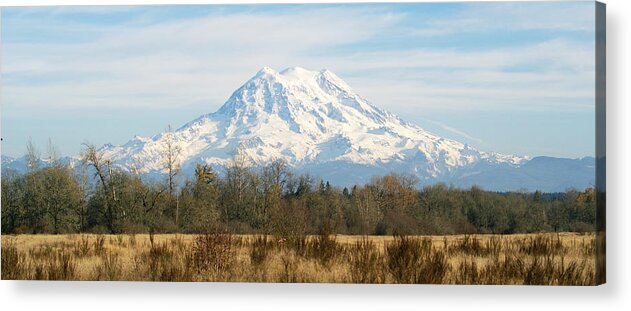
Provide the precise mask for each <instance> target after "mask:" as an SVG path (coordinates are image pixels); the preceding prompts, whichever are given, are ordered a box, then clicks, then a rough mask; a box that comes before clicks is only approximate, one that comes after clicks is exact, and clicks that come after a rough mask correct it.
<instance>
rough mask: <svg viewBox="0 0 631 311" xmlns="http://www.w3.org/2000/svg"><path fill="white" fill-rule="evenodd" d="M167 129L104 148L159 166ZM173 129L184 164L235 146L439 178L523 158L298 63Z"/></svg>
mask: <svg viewBox="0 0 631 311" xmlns="http://www.w3.org/2000/svg"><path fill="white" fill-rule="evenodd" d="M166 135H170V134H168V133H162V134H159V135H157V136H155V137H153V138H144V137H135V138H134V139H132V140H130V141H129V142H128V143H126V144H124V145H122V146H106V147H104V148H103V151H105V153H106V155H107V156H108V157H110V158H111V159H112V160H114V161H115V163H118V164H120V165H121V166H122V167H124V168H128V169H129V168H131V167H134V166H135V167H139V168H140V171H141V172H152V171H161V170H162V169H163V166H164V165H163V157H164V153H165V150H166V140H167V139H165V138H166ZM172 135H173V141H174V142H175V145H176V146H178V148H179V149H180V160H181V161H182V164H183V167H193V165H192V163H197V162H201V163H207V164H215V165H221V164H223V163H225V161H226V160H229V159H231V158H232V157H233V156H234V155H235V153H236V152H237V151H238V150H240V152H241V153H242V154H243V155H245V156H246V158H247V159H249V160H250V161H251V163H252V164H254V165H261V164H265V163H268V162H270V161H272V160H274V159H281V158H282V159H285V160H286V161H287V162H288V164H289V165H290V166H293V167H296V168H299V167H301V166H303V165H306V164H309V165H313V164H317V163H319V164H323V163H328V162H349V163H353V164H359V165H367V166H389V165H396V166H405V164H407V166H408V167H409V168H411V169H412V170H413V171H414V172H416V173H418V174H419V175H420V177H422V178H424V177H431V178H436V177H438V176H441V175H444V174H447V173H449V172H451V171H452V170H454V169H455V168H458V167H462V166H467V165H470V164H472V163H475V162H477V161H481V160H486V161H490V162H496V163H506V164H509V165H519V164H520V163H522V162H524V161H526V160H527V158H526V157H516V156H505V155H500V154H494V153H484V152H480V151H478V150H476V149H474V148H472V147H470V146H468V145H466V144H462V143H460V142H457V141H453V140H449V139H445V138H442V137H439V136H436V135H434V134H431V133H428V132H427V131H425V130H423V129H422V128H420V127H418V126H416V125H413V124H410V123H406V122H404V121H402V120H401V119H400V118H399V117H397V116H396V115H394V114H392V113H389V112H387V111H384V110H382V109H380V108H377V107H375V106H373V105H371V104H370V103H369V102H368V101H367V100H366V99H364V98H362V97H361V96H360V95H358V94H357V93H355V92H354V91H353V89H352V88H351V87H350V86H349V85H348V84H346V83H345V82H344V81H343V80H342V79H341V78H339V77H338V76H336V75H335V74H334V73H333V72H331V71H329V70H322V71H310V70H306V69H304V68H300V67H291V68H287V69H285V70H283V71H281V72H277V71H275V70H273V69H271V68H269V67H265V68H263V69H261V70H260V71H259V72H258V73H257V74H256V75H255V76H254V77H252V78H251V79H250V80H248V81H247V82H246V83H245V84H243V85H242V86H241V87H239V88H238V89H237V90H236V91H235V92H234V93H233V94H232V96H231V97H230V98H229V99H228V101H226V103H225V104H224V105H223V106H222V107H221V108H220V109H219V110H218V111H216V112H214V113H211V114H207V115H203V116H201V117H199V118H198V119H196V120H193V121H192V122H189V123H188V124H185V125H184V126H182V127H181V128H179V129H177V130H175V131H174V132H173V134H172ZM315 173H325V172H315Z"/></svg>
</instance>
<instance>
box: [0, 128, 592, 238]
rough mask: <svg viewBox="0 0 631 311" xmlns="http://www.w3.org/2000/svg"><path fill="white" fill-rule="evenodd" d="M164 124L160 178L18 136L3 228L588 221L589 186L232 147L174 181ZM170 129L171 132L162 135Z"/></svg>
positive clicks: (275, 229) (564, 227)
mask: <svg viewBox="0 0 631 311" xmlns="http://www.w3.org/2000/svg"><path fill="white" fill-rule="evenodd" d="M168 134H169V132H167V133H166V134H165V145H167V152H166V154H165V161H164V172H165V173H166V174H165V175H166V178H165V180H164V181H163V182H156V181H149V180H143V177H142V175H141V174H139V173H138V170H132V172H125V171H122V170H121V169H119V168H117V167H116V166H115V165H114V164H113V163H112V162H111V161H110V160H108V159H107V158H106V157H105V155H104V154H103V153H102V152H101V151H99V150H98V149H97V148H95V147H94V146H93V145H90V144H86V145H85V146H84V149H83V151H82V162H81V166H80V167H79V168H77V167H71V166H70V165H66V164H62V163H61V162H60V161H58V160H56V151H55V148H53V147H49V148H48V149H49V150H48V154H49V155H48V161H47V164H46V165H43V166H42V167H40V165H39V164H38V163H41V161H39V155H38V153H37V151H36V150H35V148H34V147H33V145H32V144H31V143H29V144H28V147H27V159H28V165H27V166H28V171H27V172H26V173H24V174H18V173H16V172H3V174H2V233H3V234H5V233H53V234H59V233H73V232H95V233H146V232H156V233H158V232H164V233H170V232H183V233H196V232H205V231H208V230H211V229H212V228H217V227H222V228H227V229H229V230H230V231H232V232H235V233H267V234H278V235H285V236H288V235H301V234H315V233H319V232H322V231H323V230H326V231H327V232H334V233H340V234H374V235H386V234H395V233H397V234H462V233H502V234H510V233H530V232H546V231H548V232H549V231H577V232H587V231H593V230H594V225H595V219H596V204H595V198H594V190H593V189H592V188H588V189H585V190H583V191H577V190H568V191H566V192H563V193H541V192H539V191H536V192H531V193H525V192H508V193H498V192H490V191H484V190H482V189H481V188H479V187H475V186H474V187H472V188H469V189H459V188H455V187H448V186H446V185H444V184H437V185H433V186H426V187H423V188H421V189H419V188H417V187H416V184H417V180H416V179H415V178H414V177H412V176H408V175H405V174H388V175H385V176H377V177H374V178H373V179H372V180H371V181H370V182H369V183H367V184H364V185H355V186H352V187H345V188H341V187H336V186H333V185H330V184H329V182H327V181H324V180H321V179H319V178H315V177H314V176H310V175H308V174H295V173H293V172H292V171H291V169H290V168H289V167H288V166H287V164H286V163H285V162H284V161H283V160H276V161H273V162H271V163H269V164H268V165H266V166H264V167H252V166H249V165H248V162H247V161H246V159H245V157H243V156H240V155H237V156H235V157H234V158H233V159H232V160H231V161H229V162H228V163H227V164H226V165H225V167H224V169H223V171H222V172H218V171H216V170H215V169H213V167H211V166H209V165H202V164H198V165H197V167H196V169H195V174H194V176H193V177H192V178H189V179H186V180H184V181H183V182H181V183H176V179H177V178H178V177H179V178H180V179H184V177H183V176H179V173H180V168H179V165H178V161H177V158H178V155H179V150H178V149H177V146H175V145H174V144H172V143H170V142H169V141H171V140H170V138H169V135H168ZM171 138H172V136H171Z"/></svg>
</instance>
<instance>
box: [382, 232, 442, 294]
mask: <svg viewBox="0 0 631 311" xmlns="http://www.w3.org/2000/svg"><path fill="white" fill-rule="evenodd" d="M386 259H387V266H388V269H389V271H390V273H391V275H392V277H393V278H394V280H395V282H397V283H419V284H439V283H442V281H443V279H444V277H445V275H446V274H447V272H448V271H449V270H450V265H449V263H448V262H447V257H446V256H445V253H444V252H443V251H441V250H436V249H434V248H433V247H432V244H431V240H430V239H429V238H423V239H421V240H418V239H413V238H410V237H408V236H395V240H394V242H392V243H390V245H388V246H387V247H386Z"/></svg>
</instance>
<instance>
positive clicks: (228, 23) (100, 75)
mask: <svg viewBox="0 0 631 311" xmlns="http://www.w3.org/2000/svg"><path fill="white" fill-rule="evenodd" d="M509 5H511V4H503V5H501V6H497V7H498V8H500V7H501V8H503V9H493V8H495V6H490V8H491V9H490V10H486V9H485V10H484V14H485V15H481V14H482V13H481V12H480V11H479V10H480V9H475V6H472V8H473V9H470V10H468V11H466V12H465V13H463V15H462V16H463V18H461V19H459V20H458V22H454V23H453V24H452V23H450V24H449V25H451V26H448V25H447V24H445V25H441V24H440V23H441V22H437V21H435V22H431V23H430V25H435V26H436V27H439V28H440V29H446V30H447V31H461V30H462V29H461V28H462V27H466V28H468V29H470V30H471V29H474V30H475V29H477V30H478V31H483V30H485V29H486V28H485V26H483V25H482V24H483V23H487V24H488V23H489V21H493V22H497V23H498V25H504V24H511V23H512V24H511V25H512V26H510V27H514V28H525V29H528V28H529V27H530V28H532V27H535V26H532V25H530V24H529V20H539V19H540V18H539V17H541V20H542V24H541V25H539V24H537V25H539V26H538V27H550V28H551V29H577V30H580V29H582V28H583V27H584V26H580V25H584V24H585V23H584V21H583V20H582V18H583V17H582V16H584V15H585V14H580V13H581V12H578V11H577V12H568V13H572V14H571V16H569V17H568V18H561V19H560V20H562V21H561V22H555V21H554V20H553V19H552V18H551V17H552V16H557V15H556V14H559V13H560V11H559V10H558V9H554V8H557V6H552V7H548V6H543V7H544V8H550V9H551V10H552V11H550V12H547V11H545V10H539V11H538V12H535V11H533V10H532V9H528V8H529V7H530V6H524V7H523V8H522V9H521V10H512V11H511V10H508V11H507V10H506V7H507V6H509ZM517 5H518V4H517ZM553 9H554V10H553ZM502 12H504V13H506V12H517V13H511V14H504V15H505V16H502V14H501V13H502ZM546 12H547V13H546ZM25 16H26V17H25V18H24V20H19V23H26V24H28V25H29V27H31V28H34V29H36V28H37V27H44V28H45V27H48V26H53V27H56V28H54V29H56V30H57V31H61V30H62V29H64V27H66V28H67V27H70V28H76V25H57V24H55V25H48V24H47V23H46V21H43V20H32V19H28V15H25ZM480 16H484V18H483V19H480ZM532 16H537V18H534V19H533V18H530V19H529V18H528V17H532ZM557 17H558V16H557ZM142 18H143V20H144V19H149V20H151V18H150V17H147V16H143V17H142ZM403 18H404V15H402V14H393V13H389V12H385V11H380V10H376V9H366V8H348V7H343V8H318V9H307V10H296V11H283V12H273V13H258V14H246V13H236V14H235V13H232V14H224V15H209V16H205V17H201V18H195V19H188V20H177V21H168V22H162V23H160V22H156V21H153V22H146V20H144V21H143V22H142V23H138V22H137V21H131V22H130V23H129V24H124V25H113V26H99V27H100V28H98V27H95V28H98V31H96V32H95V34H94V37H95V38H94V39H93V40H91V41H87V42H81V43H65V44H62V43H49V42H42V43H10V44H6V45H5V46H4V47H3V50H4V56H3V65H4V66H3V74H4V77H3V79H4V81H3V84H4V88H3V94H2V97H3V102H4V103H5V105H4V106H5V108H6V107H7V105H9V106H10V107H12V109H13V108H15V109H33V108H37V107H44V106H47V105H50V103H51V99H52V100H54V105H55V107H58V108H63V107H69V108H72V107H97V106H98V107H102V106H106V107H148V108H150V107H153V108H160V107H174V106H187V105H198V104H200V103H205V104H207V105H208V110H209V112H210V111H214V110H215V109H216V108H218V107H219V106H220V105H221V104H222V103H223V102H224V101H225V100H226V99H227V98H228V97H229V96H230V93H231V92H232V91H233V90H234V89H236V88H237V87H238V86H239V85H241V84H242V83H243V82H244V81H245V80H246V79H248V78H249V77H250V76H252V75H253V74H254V73H255V72H256V70H258V68H261V67H263V66H271V67H275V68H277V69H282V68H284V67H288V66H294V65H299V66H303V67H307V68H313V69H320V68H329V69H331V70H333V71H335V72H337V73H338V74H339V75H340V76H342V77H343V78H345V79H346V80H347V81H349V82H350V84H351V85H352V86H353V87H354V88H356V89H357V90H358V91H359V93H360V94H362V95H364V96H365V97H367V98H368V99H369V100H371V101H372V102H374V103H375V104H377V105H379V106H382V107H384V108H387V109H391V108H401V107H406V106H410V105H414V106H418V105H422V107H423V108H426V109H463V108H464V109H472V110H476V109H477V110H484V109H522V110H532V109H535V110H547V109H548V110H555V109H556V110H562V109H568V108H573V109H585V108H590V106H589V101H590V99H592V98H593V95H594V94H593V92H594V91H593V87H591V86H593V76H594V72H593V71H594V63H593V59H594V57H593V53H594V49H593V46H590V45H589V44H583V43H576V42H571V41H567V40H561V39H559V40H549V41H545V42H540V43H535V44H530V45H522V46H518V47H509V48H496V49H485V50H474V51H467V50H462V49H460V50H457V49H440V48H424V49H419V48H414V49H407V50H403V49H399V50H388V51H364V50H361V49H357V50H352V49H351V51H347V52H345V53H333V52H330V53H327V52H326V51H329V50H330V51H333V50H335V49H338V48H340V47H347V48H348V47H349V46H352V45H351V44H353V43H361V42H363V41H364V40H367V39H370V38H374V37H378V36H383V35H384V33H392V32H393V31H394V30H395V29H398V28H396V27H398V25H397V23H398V22H399V21H401V19H403ZM19 23H18V24H9V25H6V26H5V27H19V26H20V24H19ZM458 23H465V24H468V25H458ZM476 25H477V26H476ZM542 25H543V26H542ZM459 27H460V28H459ZM506 27H509V26H506ZM42 29H43V28H42ZM429 29H430V30H431V27H430V28H429ZM90 31H92V30H90ZM538 66H539V67H541V68H537V67H538ZM533 67H535V68H534V69H533ZM586 103H587V104H586ZM4 111H7V109H4Z"/></svg>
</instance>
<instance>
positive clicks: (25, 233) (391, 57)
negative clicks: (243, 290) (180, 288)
mask: <svg viewBox="0 0 631 311" xmlns="http://www.w3.org/2000/svg"><path fill="white" fill-rule="evenodd" d="M604 22H605V7H604V5H603V4H600V3H596V2H499V3H494V2H491V3H475V2H473V3H458V2H453V3H406V4H395V3H381V4H373V3H371V4H326V5H324V4H322V5H321V4H283V5H199V6H175V5H174V6H116V7H111V6H98V7H97V6H94V7H90V6H86V7H64V6H56V7H11V8H2V47H1V49H2V55H3V66H2V77H3V79H2V94H1V96H2V97H1V100H2V111H1V112H2V117H1V118H2V119H1V121H2V182H1V183H2V255H1V256H2V279H4V280H128V281H209V282H215V281H221V282H223V281H229V282H333V283H413V284H511V285H512V284H528V285H530V284H536V285H596V284H601V283H603V282H604V281H605V264H604V263H605V260H604V258H605V257H604V256H605V252H604V249H605V244H604V243H605V223H604V219H605V218H604V215H605V205H604V203H605V184H604V181H605V175H604V174H605V173H604V172H605V170H604V165H605V153H604V151H605V145H604V143H605V132H604V124H605V119H604V116H605V113H604V111H605V97H604V94H605V93H604V90H605V78H604V77H605V75H604V64H605V56H604V55H605V54H604V44H605V28H604V25H605V23H604Z"/></svg>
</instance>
